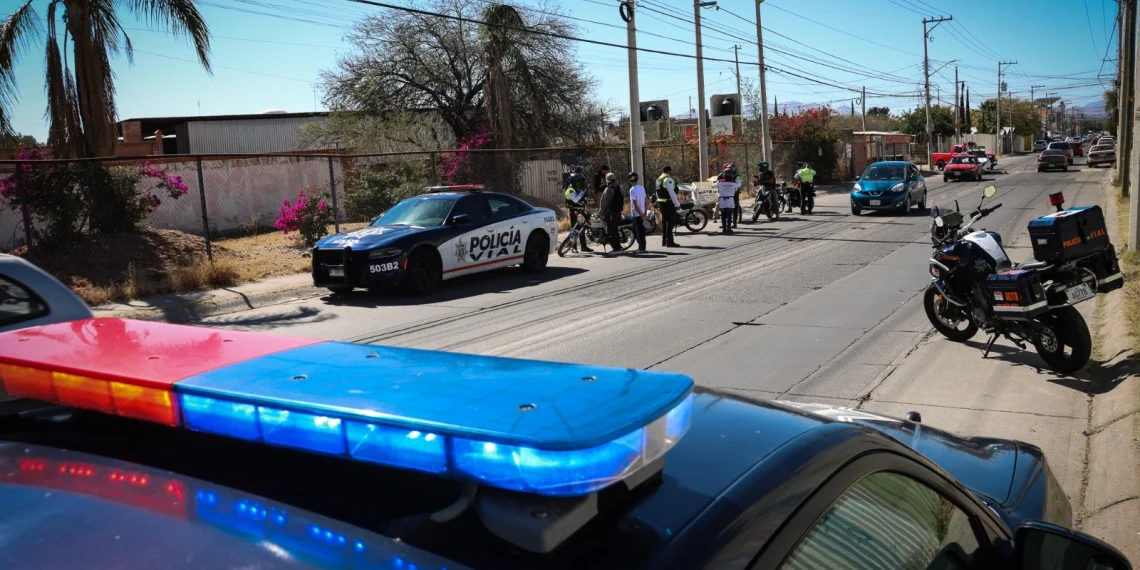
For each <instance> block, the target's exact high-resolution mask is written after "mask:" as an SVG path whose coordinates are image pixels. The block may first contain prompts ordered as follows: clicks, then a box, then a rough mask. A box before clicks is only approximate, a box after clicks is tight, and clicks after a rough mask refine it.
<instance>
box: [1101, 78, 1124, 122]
mask: <svg viewBox="0 0 1140 570" xmlns="http://www.w3.org/2000/svg"><path fill="white" fill-rule="evenodd" d="M1101 98H1102V99H1103V100H1104V113H1105V114H1106V115H1108V120H1107V121H1105V125H1104V126H1105V129H1107V130H1108V131H1109V132H1112V133H1115V132H1116V125H1118V124H1119V121H1120V104H1119V102H1118V101H1119V98H1118V97H1117V93H1116V89H1115V88H1114V89H1109V90H1108V91H1105V92H1104V94H1103V95H1102V96H1101Z"/></svg>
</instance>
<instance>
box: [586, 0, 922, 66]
mask: <svg viewBox="0 0 1140 570" xmlns="http://www.w3.org/2000/svg"><path fill="white" fill-rule="evenodd" d="M587 1H588V0H587ZM765 7H767V8H775V9H777V10H779V11H781V12H786V13H788V14H791V15H793V16H795V17H797V18H800V19H803V20H807V21H809V22H811V23H813V24H817V25H820V26H823V27H825V28H827V29H829V30H832V31H835V32H839V33H841V34H843V35H845V36H850V37H852V38H855V39H857V40H860V41H863V42H867V43H869V44H872V45H876V46H879V47H881V48H886V49H889V50H891V51H897V52H899V53H903V54H906V55H911V56H914V57H922V56H921V55H918V54H917V53H911V52H909V51H905V50H901V49H899V48H896V47H892V46H889V45H886V44H881V43H879V42H876V41H873V40H869V39H867V38H864V37H861V36H857V35H855V34H852V33H851V32H848V31H846V30H841V29H839V28H836V27H833V26H829V25H827V24H824V23H823V22H820V21H818V20H815V19H814V18H809V17H807V16H803V15H800V14H797V13H795V12H793V11H791V10H788V9H786V8H781V7H779V6H777V5H775V4H766V5H765Z"/></svg>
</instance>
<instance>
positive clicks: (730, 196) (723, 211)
mask: <svg viewBox="0 0 1140 570" xmlns="http://www.w3.org/2000/svg"><path fill="white" fill-rule="evenodd" d="M716 186H717V194H718V198H719V199H718V201H717V202H718V203H717V206H718V207H719V208H720V228H721V229H720V231H721V233H722V234H732V220H733V218H734V217H735V215H736V204H737V198H736V196H737V192H739V191H740V176H738V175H737V173H736V165H735V164H732V163H731V162H730V163H728V165H727V166H725V167H724V170H723V171H722V172H721V173H720V176H717V179H716Z"/></svg>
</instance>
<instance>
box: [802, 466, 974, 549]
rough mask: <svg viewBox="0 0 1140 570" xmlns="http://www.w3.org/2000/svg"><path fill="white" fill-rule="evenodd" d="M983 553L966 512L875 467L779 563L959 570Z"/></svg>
mask: <svg viewBox="0 0 1140 570" xmlns="http://www.w3.org/2000/svg"><path fill="white" fill-rule="evenodd" d="M982 558H983V553H982V549H981V547H980V545H979V542H978V539H977V536H976V535H975V533H974V530H973V527H971V525H970V519H969V516H968V515H967V514H966V513H965V512H963V511H962V510H960V509H958V508H957V507H955V506H954V504H953V503H951V502H950V501H948V500H946V499H945V498H943V497H942V496H941V495H939V494H938V493H937V492H935V491H934V490H932V489H930V488H929V487H927V486H926V485H923V484H922V483H919V482H918V481H915V480H914V479H911V478H909V477H906V476H903V475H899V474H896V473H875V474H873V475H870V476H868V477H866V478H864V479H863V480H862V481H860V482H858V483H856V484H855V485H854V486H852V487H851V488H850V489H848V490H847V492H845V493H844V494H843V496H841V497H840V498H839V500H838V501H836V502H835V504H834V505H832V507H831V508H830V509H828V511H827V512H826V513H825V514H824V515H823V517H822V518H821V519H820V520H819V522H817V523H816V525H815V526H814V527H813V528H812V529H811V530H810V531H808V534H807V535H805V537H804V539H803V540H802V541H800V544H799V545H797V546H796V549H795V550H794V551H793V552H792V554H791V555H790V556H789V557H788V558H787V559H786V560H785V561H784V564H783V565H782V566H781V568H787V569H791V570H814V569H818V568H828V569H830V570H848V569H850V570H856V569H863V568H892V569H894V568H898V569H903V570H922V569H938V570H957V569H968V568H976V567H981V563H982V562H983V560H982Z"/></svg>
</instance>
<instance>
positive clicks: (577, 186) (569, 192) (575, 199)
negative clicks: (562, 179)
mask: <svg viewBox="0 0 1140 570" xmlns="http://www.w3.org/2000/svg"><path fill="white" fill-rule="evenodd" d="M563 196H565V197H566V208H567V209H568V210H570V227H574V226H575V225H577V224H578V216H583V217H584V218H583V219H584V221H587V222H588V221H589V220H590V218H589V214H588V213H586V202H587V201H588V200H589V191H588V190H586V176H585V175H584V174H582V172H581V171H580V170H578V171H576V172H573V173H571V174H570V185H569V186H567V187H566V192H564V193H563ZM578 238H579V239H580V240H581V244H580V248H581V250H582V251H584V252H587V253H588V252H591V251H594V250H592V249H590V248H589V246H587V245H586V232H580V233H579V234H578Z"/></svg>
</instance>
